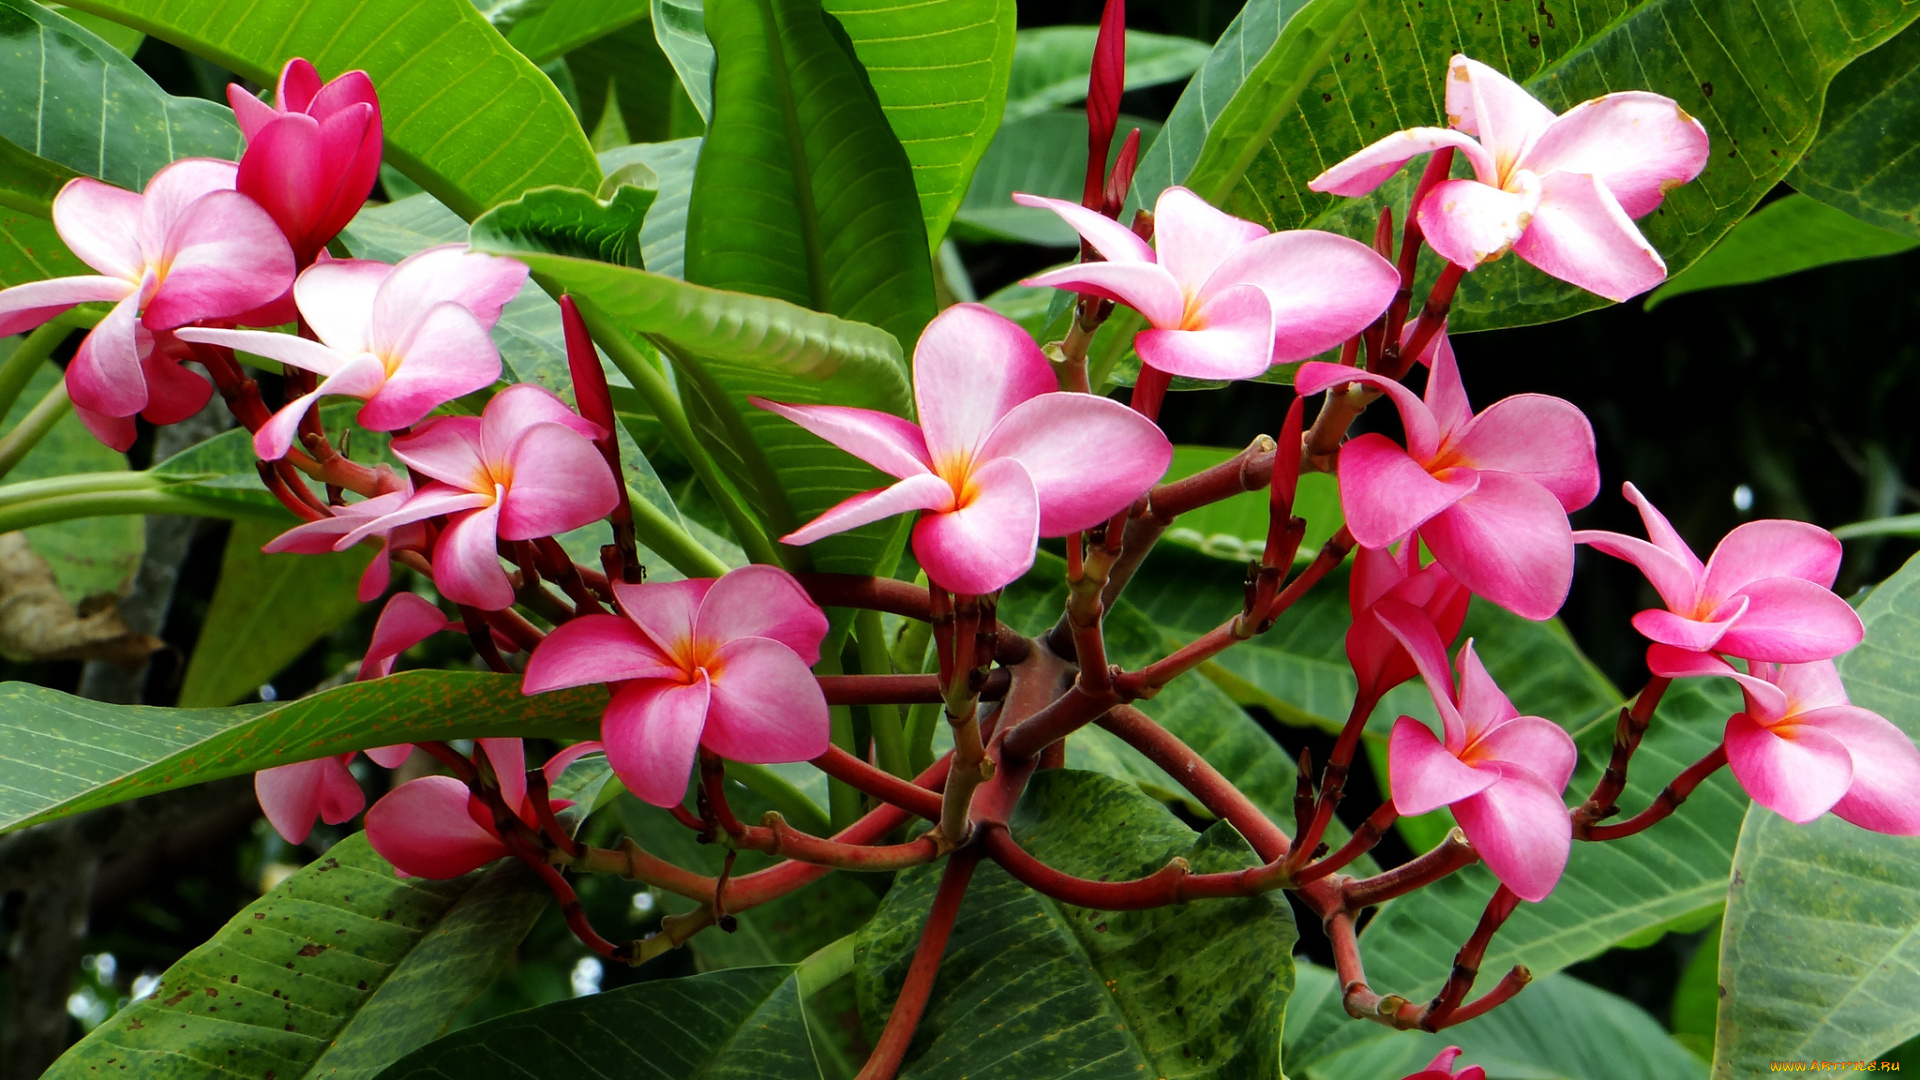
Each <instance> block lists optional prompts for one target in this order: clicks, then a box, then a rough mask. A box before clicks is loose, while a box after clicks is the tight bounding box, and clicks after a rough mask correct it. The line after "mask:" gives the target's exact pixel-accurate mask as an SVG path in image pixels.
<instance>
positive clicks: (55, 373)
mask: <svg viewBox="0 0 1920 1080" xmlns="http://www.w3.org/2000/svg"><path fill="white" fill-rule="evenodd" d="M58 385H60V370H59V369H58V368H56V367H54V366H53V365H52V364H42V365H40V370H39V371H36V372H35V373H34V376H33V378H32V379H31V380H30V381H29V382H28V383H27V386H26V389H25V391H24V392H23V393H22V394H21V395H20V398H19V400H17V401H15V402H14V404H13V408H12V409H11V410H9V412H8V413H7V418H6V430H8V431H11V430H13V428H14V427H15V425H17V424H19V423H20V421H21V419H22V418H24V417H25V416H26V415H27V412H28V411H29V410H31V409H32V408H33V406H34V405H35V404H36V403H37V402H39V401H40V399H41V398H43V397H44V396H46V394H47V393H48V392H49V391H51V390H52V389H53V388H54V387H56V386H58ZM126 468H127V457H126V455H125V454H122V453H120V452H118V451H116V450H113V449H110V448H108V447H106V446H102V445H101V444H100V441H99V440H98V439H95V438H94V437H93V435H92V433H91V432H89V431H87V429H86V426H85V425H84V424H82V423H81V422H80V418H79V417H77V416H74V415H73V414H71V413H69V414H67V415H66V416H65V417H63V418H62V419H61V420H60V422H59V423H57V424H55V425H54V426H53V430H52V431H49V432H47V434H46V436H45V437H43V438H42V439H41V440H40V442H39V443H38V444H36V445H35V446H34V448H33V450H32V451H30V452H29V453H28V454H27V456H26V457H24V458H22V459H21V460H20V464H18V465H16V466H14V468H13V471H12V472H9V473H8V474H7V479H8V480H11V481H14V482H16V483H17V482H20V481H24V480H38V479H42V478H45V477H52V476H71V475H76V474H85V473H99V472H124V471H125V470H126ZM27 544H28V546H30V547H32V548H33V550H34V553H35V554H37V555H39V556H40V557H41V558H43V559H45V560H47V563H48V565H50V566H51V567H52V568H53V577H54V580H55V581H57V582H59V584H60V591H61V592H62V593H64V594H65V595H66V597H67V599H69V600H72V601H73V602H74V603H76V604H77V603H79V602H81V601H82V600H85V599H86V598H88V597H90V596H98V595H100V594H102V593H118V592H119V591H120V590H121V588H122V587H123V586H125V585H126V583H127V579H128V578H130V577H132V576H133V571H134V568H135V567H137V566H139V565H140V552H141V551H142V550H144V549H145V547H146V528H145V526H144V525H143V524H142V522H141V521H140V519H139V518H137V517H128V516H116V517H94V518H79V519H76V520H73V521H61V522H56V523H54V524H51V525H41V526H39V527H38V528H33V529H28V530H27Z"/></svg>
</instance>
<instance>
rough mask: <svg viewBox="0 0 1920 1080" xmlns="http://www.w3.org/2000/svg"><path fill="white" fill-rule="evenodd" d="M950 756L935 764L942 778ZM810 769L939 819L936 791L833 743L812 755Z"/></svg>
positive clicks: (911, 810)
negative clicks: (862, 759)
mask: <svg viewBox="0 0 1920 1080" xmlns="http://www.w3.org/2000/svg"><path fill="white" fill-rule="evenodd" d="M952 760H953V755H952V754H950V753H949V754H948V755H947V756H946V757H943V758H941V759H940V761H939V762H936V763H935V768H938V769H940V770H941V773H942V779H944V778H945V772H946V768H945V767H950V766H951V763H952ZM811 764H812V765H813V767H814V768H817V769H819V770H820V771H821V772H823V773H826V774H827V775H828V776H831V777H833V778H834V779H835V780H838V781H840V782H841V783H844V784H846V785H847V786H848V787H851V788H854V789H856V790H859V791H862V792H865V793H866V794H868V795H871V796H873V797H874V798H876V799H879V800H880V801H882V802H888V803H892V804H893V805H895V806H899V807H902V808H904V809H906V810H908V811H910V812H912V813H914V814H917V815H919V816H920V817H923V818H926V819H927V820H929V821H938V820H939V819H940V793H939V792H938V791H933V790H929V789H928V788H926V787H922V786H921V785H920V784H919V783H918V782H917V781H916V782H912V783H909V782H908V781H905V780H902V779H900V778H899V777H897V776H895V775H893V774H892V773H890V772H887V771H886V770H885V769H876V768H874V767H873V766H872V765H869V764H867V763H866V762H864V761H861V760H860V759H859V758H857V757H854V756H853V755H852V754H849V753H847V752H846V751H845V750H842V749H840V748H839V747H837V746H829V747H828V748H827V752H826V753H824V754H821V755H820V756H819V757H817V758H814V759H813V760H812V762H811ZM929 771H931V770H929Z"/></svg>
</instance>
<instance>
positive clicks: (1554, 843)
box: [1375, 600, 1579, 901]
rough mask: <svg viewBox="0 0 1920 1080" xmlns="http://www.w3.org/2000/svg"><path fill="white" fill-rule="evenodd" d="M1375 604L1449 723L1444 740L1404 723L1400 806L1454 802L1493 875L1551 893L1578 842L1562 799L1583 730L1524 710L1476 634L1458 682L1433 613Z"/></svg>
mask: <svg viewBox="0 0 1920 1080" xmlns="http://www.w3.org/2000/svg"><path fill="white" fill-rule="evenodd" d="M1375 610H1376V611H1377V612H1378V614H1379V618H1380V621H1381V622H1382V623H1384V624H1385V625H1386V627H1387V629H1388V630H1389V631H1391V632H1392V633H1393V635H1394V636H1395V637H1397V638H1399V639H1400V643H1401V644H1402V645H1404V646H1406V649H1407V652H1408V653H1409V654H1411V655H1412V657H1413V662H1414V664H1415V665H1417V666H1418V667H1419V669H1420V675H1421V677H1422V678H1424V679H1425V680H1426V682H1427V691H1428V693H1430V694H1432V695H1433V703H1434V705H1435V707H1437V708H1438V709H1439V710H1440V723H1441V726H1442V727H1443V728H1444V729H1445V739H1444V740H1442V739H1436V738H1435V737H1434V735H1433V732H1432V730H1431V729H1429V728H1428V727H1427V726H1426V725H1425V724H1423V723H1421V722H1420V721H1418V720H1415V719H1414V718H1413V717H1411V716H1402V717H1401V718H1400V719H1398V720H1396V721H1394V725H1393V734H1392V735H1391V736H1390V737H1389V738H1388V742H1387V778H1388V782H1389V783H1390V784H1391V785H1392V788H1393V805H1394V808H1395V809H1397V810H1399V811H1400V812H1401V813H1402V814H1406V815H1409V816H1411V815H1414V814H1424V813H1427V812H1428V811H1431V810H1437V809H1439V808H1440V807H1442V806H1451V807H1452V808H1453V817H1454V820H1456V821H1458V822H1459V823H1460V828H1461V829H1462V830H1463V831H1464V832H1465V833H1466V834H1467V839H1468V840H1470V841H1472V842H1473V846H1474V848H1475V850H1477V851H1479V853H1480V858H1481V859H1482V860H1483V861H1484V862H1485V863H1486V864H1487V869H1489V870H1491V871H1493V876H1494V877H1496V878H1499V879H1500V883H1501V884H1502V885H1505V886H1506V887H1507V888H1509V889H1512V890H1513V891H1514V893H1515V894H1516V895H1517V896H1519V897H1520V898H1521V899H1522V900H1532V901H1539V900H1544V899H1545V898H1546V896H1547V894H1548V893H1550V892H1552V891H1553V887H1554V885H1555V884H1556V883H1558V882H1559V880H1560V872H1561V871H1562V870H1564V869H1566V865H1567V855H1568V853H1569V852H1570V851H1571V850H1572V847H1573V823H1572V820H1571V819H1569V818H1568V816H1567V808H1566V805H1565V804H1564V803H1562V802H1561V801H1560V792H1561V791H1562V790H1563V789H1564V788H1565V787H1566V786H1567V780H1568V779H1570V778H1571V777H1572V776H1573V767H1574V765H1575V764H1576V763H1577V762H1578V760H1579V753H1578V751H1576V750H1575V749H1574V746H1573V737H1572V736H1571V735H1568V734H1567V733H1566V731H1565V730H1564V729H1562V728H1561V727H1560V726H1559V725H1558V724H1555V723H1554V722H1553V721H1551V720H1545V719H1542V718H1540V717H1538V716H1521V715H1520V710H1518V709H1516V708H1514V707H1513V702H1511V701H1509V700H1507V695H1505V694H1504V693H1501V691H1500V688H1499V687H1498V686H1496V685H1494V682H1493V677H1492V676H1491V675H1488V674H1487V669H1486V667H1485V666H1484V665H1482V664H1481V663H1480V658H1479V657H1478V656H1475V655H1474V652H1473V642H1472V641H1468V642H1467V643H1466V645H1464V646H1462V647H1461V649H1460V663H1459V669H1460V681H1459V687H1458V689H1457V690H1456V689H1455V685H1454V680H1453V678H1452V677H1451V676H1450V675H1449V674H1448V672H1447V651H1446V646H1444V645H1442V644H1441V643H1440V636H1439V635H1438V634H1437V633H1435V632H1434V629H1433V623H1432V622H1431V621H1429V620H1428V619H1427V618H1426V617H1425V616H1424V615H1423V614H1421V613H1420V612H1419V611H1417V610H1416V609H1414V608H1412V607H1409V606H1407V605H1404V604H1397V603H1395V602H1393V601H1391V600H1388V601H1383V602H1382V603H1380V604H1378V605H1376V608H1375Z"/></svg>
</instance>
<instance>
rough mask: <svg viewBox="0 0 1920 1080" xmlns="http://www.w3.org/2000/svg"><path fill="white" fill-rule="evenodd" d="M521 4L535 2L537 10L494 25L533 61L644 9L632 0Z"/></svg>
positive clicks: (632, 19)
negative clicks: (503, 24)
mask: <svg viewBox="0 0 1920 1080" xmlns="http://www.w3.org/2000/svg"><path fill="white" fill-rule="evenodd" d="M521 6H523V7H525V6H536V7H537V8H538V10H537V11H535V12H534V13H533V14H532V15H530V16H528V17H526V18H521V19H516V20H514V21H513V22H512V23H511V24H510V25H508V26H504V27H503V26H501V25H500V23H499V22H497V21H496V22H495V23H494V27H495V29H498V30H500V31H501V32H502V33H504V34H505V35H506V37H507V44H509V45H512V46H513V47H514V48H516V49H519V50H520V51H521V52H522V53H524V54H525V55H526V57H527V59H529V60H531V61H533V62H534V63H536V64H544V63H546V62H547V61H549V60H551V59H553V58H554V57H556V56H561V55H563V54H565V53H569V52H572V51H573V50H575V49H577V48H579V47H580V46H582V45H585V44H587V43H588V42H591V41H594V40H596V39H598V38H601V37H605V36H606V35H608V34H611V33H613V32H614V31H616V30H619V29H621V28H623V27H626V26H629V25H631V24H633V23H636V22H640V21H642V20H644V19H646V17H647V9H646V8H645V7H644V6H642V5H641V4H639V3H636V2H635V0H551V2H549V3H546V4H541V5H521Z"/></svg>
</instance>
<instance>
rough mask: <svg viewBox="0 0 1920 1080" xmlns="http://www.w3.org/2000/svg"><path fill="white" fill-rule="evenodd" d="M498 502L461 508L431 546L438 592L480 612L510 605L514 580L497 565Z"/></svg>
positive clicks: (496, 609) (498, 559)
mask: <svg viewBox="0 0 1920 1080" xmlns="http://www.w3.org/2000/svg"><path fill="white" fill-rule="evenodd" d="M499 524H500V503H499V502H498V501H497V500H496V501H494V502H492V503H490V504H489V505H487V506H483V507H481V508H479V509H477V510H465V511H462V512H460V513H458V514H456V515H454V517H453V518H452V519H451V521H450V522H449V523H448V525H447V527H446V529H445V531H443V532H441V534H440V539H439V540H438V541H436V542H435V543H434V545H433V583H434V585H435V586H436V587H438V588H439V590H440V595H442V596H444V597H446V598H447V599H449V600H451V601H453V602H454V603H456V604H467V605H469V606H471V607H477V608H479V609H481V610H482V611H500V610H502V609H505V608H509V607H512V606H513V583H512V582H511V581H508V580H507V572H506V571H505V570H502V569H501V568H500V555H499V547H498V543H499V535H500V534H499Z"/></svg>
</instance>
